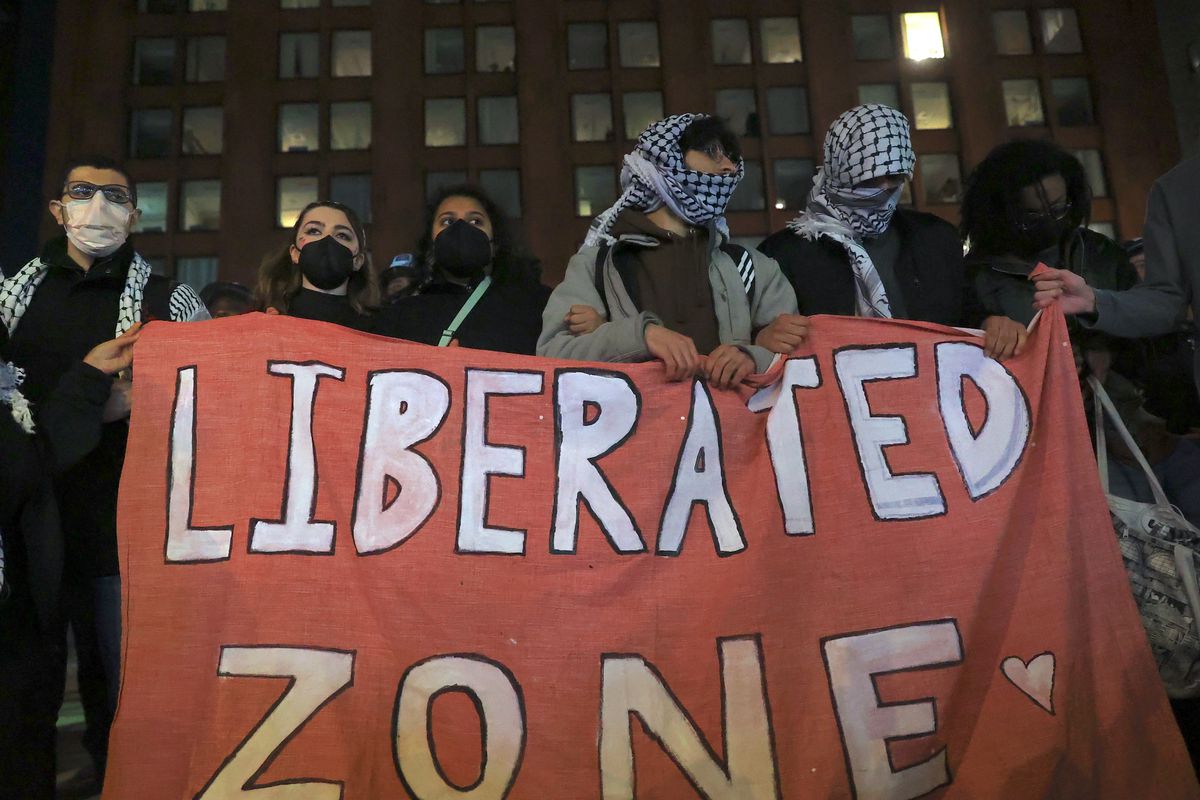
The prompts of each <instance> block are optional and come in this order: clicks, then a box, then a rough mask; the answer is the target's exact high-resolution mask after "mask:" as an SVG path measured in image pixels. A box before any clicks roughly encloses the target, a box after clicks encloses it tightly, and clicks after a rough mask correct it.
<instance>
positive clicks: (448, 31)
mask: <svg viewBox="0 0 1200 800" xmlns="http://www.w3.org/2000/svg"><path fill="white" fill-rule="evenodd" d="M465 53H466V45H465V44H464V39H463V29H462V28H426V29H425V74H426V75H447V74H450V73H455V72H462V71H463V69H464V68H465V66H466V55H465Z"/></svg>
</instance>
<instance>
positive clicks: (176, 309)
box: [0, 156, 208, 797]
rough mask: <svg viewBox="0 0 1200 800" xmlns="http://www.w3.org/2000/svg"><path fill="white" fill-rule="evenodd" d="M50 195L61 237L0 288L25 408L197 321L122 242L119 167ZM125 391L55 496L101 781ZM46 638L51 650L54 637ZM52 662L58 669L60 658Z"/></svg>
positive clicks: (115, 385)
mask: <svg viewBox="0 0 1200 800" xmlns="http://www.w3.org/2000/svg"><path fill="white" fill-rule="evenodd" d="M58 187H59V189H58V193H57V194H56V196H55V197H54V198H53V199H51V201H50V213H51V215H52V216H53V217H54V220H55V222H57V223H58V224H59V225H60V226H61V227H62V234H61V235H59V236H57V237H55V238H54V239H51V240H50V241H49V242H48V243H47V244H46V246H45V247H44V248H43V250H42V253H41V256H40V257H38V258H36V259H34V260H33V261H31V262H29V263H28V264H26V265H25V266H24V267H23V268H22V269H21V270H19V271H18V272H17V273H16V274H15V275H13V276H12V277H11V278H9V279H8V280H6V281H4V282H3V283H2V284H0V322H2V323H3V325H4V327H5V329H6V331H7V333H8V334H9V337H10V341H9V346H8V359H9V360H10V361H11V362H12V363H13V364H14V365H15V366H16V367H17V368H20V369H21V370H23V372H24V376H25V378H24V382H23V384H22V389H21V391H22V394H23V396H24V397H26V398H27V399H28V401H29V402H30V404H32V406H33V407H35V408H36V407H37V406H38V405H39V404H40V403H42V402H43V401H44V400H45V399H46V398H47V397H48V396H49V395H50V393H51V391H52V390H53V389H54V387H55V386H57V385H58V383H59V381H60V380H61V379H63V378H64V376H65V375H66V374H67V373H68V372H69V371H71V370H72V369H73V368H74V367H75V366H76V365H77V364H78V363H79V361H80V360H81V359H83V358H84V356H85V355H87V353H88V352H89V351H90V350H91V349H92V348H93V347H95V346H96V345H98V344H100V343H101V342H105V341H108V340H109V339H112V338H113V337H114V336H119V335H121V334H123V333H126V332H127V331H129V330H130V329H131V328H133V326H134V325H136V324H137V323H139V322H142V321H143V320H150V319H157V320H172V321H187V320H199V319H207V318H208V312H207V311H206V310H205V308H204V305H203V304H202V303H201V302H200V298H199V297H197V296H196V293H195V292H194V291H192V289H191V288H190V287H188V286H186V285H184V284H178V283H176V282H174V281H171V280H168V279H167V278H164V277H162V276H159V275H153V274H151V270H150V265H149V264H148V263H147V262H146V260H145V259H144V258H142V256H140V255H139V254H138V253H137V251H136V250H135V249H134V246H133V243H132V242H131V241H130V239H129V235H130V231H131V230H132V229H133V226H134V225H135V224H136V223H137V220H138V217H139V215H140V212H139V211H138V210H137V187H136V186H135V185H134V182H133V181H132V180H131V178H130V176H129V174H128V173H127V172H126V171H125V170H124V169H123V168H121V166H120V165H118V164H117V163H116V162H114V161H113V160H111V159H109V158H105V157H103V156H89V157H85V158H79V159H76V160H75V161H72V162H71V163H70V164H68V165H67V167H66V169H65V170H64V172H63V177H62V180H61V182H60V183H59V184H58ZM131 388H132V385H131V383H130V381H129V380H128V379H118V380H115V381H112V382H111V386H110V388H109V397H108V401H107V405H106V408H105V411H104V417H103V419H104V421H105V423H107V424H105V425H104V426H103V427H102V428H101V431H100V437H99V443H98V444H96V446H95V447H93V448H91V449H90V450H89V451H88V452H87V454H86V455H84V456H83V457H82V459H81V460H80V461H79V462H78V463H77V464H76V465H75V466H73V467H72V468H71V469H68V470H66V471H65V472H64V473H63V474H62V475H61V476H59V477H58V479H57V480H56V482H55V492H54V494H55V499H56V500H57V507H58V513H59V514H61V517H62V529H63V531H64V535H65V545H64V548H65V549H64V558H65V562H64V564H65V565H64V571H63V574H62V591H61V601H62V606H63V616H64V618H65V620H66V622H67V623H69V625H70V627H71V628H72V630H73V633H74V636H75V643H76V646H77V652H78V657H79V687H80V694H81V696H82V700H83V706H84V712H85V715H86V719H87V731H86V733H85V734H84V745H85V747H87V749H88V752H89V754H90V755H91V756H92V759H93V761H94V763H95V767H96V775H97V777H100V776H102V775H103V771H104V763H105V759H106V757H107V747H108V727H109V725H110V724H111V720H112V712H113V709H114V708H115V705H116V691H117V687H118V685H119V683H118V670H119V654H120V640H121V637H120V630H121V627H120V621H121V616H120V598H121V595H120V578H119V576H118V566H117V487H118V484H119V481H120V476H121V466H122V463H123V461H124V458H125V441H126V438H127V436H128V431H129V427H128V419H127V418H128V416H129V411H130V406H129V402H130V396H131ZM4 457H5V454H4V453H3V452H0V458H4ZM56 635H57V636H58V637H59V640H60V643H62V637H63V636H64V635H65V631H64V630H59V631H58V632H57V634H56ZM0 641H2V640H0ZM57 657H61V658H62V659H65V646H64V647H63V649H62V651H61V652H59V653H58V656H57ZM64 668H65V661H62V660H59V661H58V662H56V663H55V664H51V665H49V666H48V667H47V669H50V670H55V671H56V674H57V675H59V676H61V675H62V674H63V673H62V672H61V670H62V669H64ZM31 702H34V701H32V700H31ZM37 702H49V703H52V704H53V708H54V709H55V710H57V708H58V706H59V705H60V704H61V702H62V682H61V677H60V678H59V686H58V694H57V697H56V698H48V699H47V698H39V699H38V700H37ZM31 713H34V712H31ZM27 796H30V797H32V796H35V795H33V794H30V795H27Z"/></svg>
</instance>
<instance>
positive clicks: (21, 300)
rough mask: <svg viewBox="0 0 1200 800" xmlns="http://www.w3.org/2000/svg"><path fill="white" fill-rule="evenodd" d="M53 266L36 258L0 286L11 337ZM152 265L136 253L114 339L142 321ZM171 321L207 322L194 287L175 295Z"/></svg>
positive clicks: (1, 312)
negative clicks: (143, 300) (203, 320)
mask: <svg viewBox="0 0 1200 800" xmlns="http://www.w3.org/2000/svg"><path fill="white" fill-rule="evenodd" d="M49 268H50V267H49V265H48V264H46V263H45V262H44V261H42V260H41V259H40V258H35V259H34V260H33V261H30V262H29V263H28V264H26V265H25V266H24V267H22V268H21V269H20V271H19V272H17V274H16V275H13V276H12V277H11V278H9V279H8V280H6V281H4V282H3V283H0V322H2V323H3V324H4V326H5V327H6V328H8V332H9V333H10V334H11V333H12V332H13V331H15V330H16V329H17V325H18V324H19V323H20V321H21V317H22V316H24V314H25V310H26V309H27V308H29V303H30V302H31V301H32V300H33V294H34V292H36V291H37V288H38V286H40V285H41V283H42V280H43V279H45V277H46V272H47V270H49ZM150 272H151V270H150V264H149V262H147V261H146V259H144V258H142V257H141V256H140V255H138V254H137V253H134V256H133V261H132V262H130V264H129V272H128V274H127V275H126V276H125V286H124V287H123V288H122V290H121V300H120V303H119V305H118V309H117V328H116V332H115V334H114V336H120V335H122V334H123V333H125V332H126V331H128V330H129V329H130V328H132V327H133V325H134V323H137V322H141V321H142V299H143V295H144V293H145V290H146V283H147V282H148V281H149V280H150ZM169 306H170V313H171V320H172V321H174V322H191V321H193V320H198V319H207V318H208V313H207V311H206V310H205V308H204V303H202V302H201V300H200V296H199V295H197V294H196V292H195V290H194V289H192V287H190V286H188V285H187V284H185V283H181V284H179V285H178V286H176V287H175V289H174V290H173V291H172V292H171V297H170V299H169Z"/></svg>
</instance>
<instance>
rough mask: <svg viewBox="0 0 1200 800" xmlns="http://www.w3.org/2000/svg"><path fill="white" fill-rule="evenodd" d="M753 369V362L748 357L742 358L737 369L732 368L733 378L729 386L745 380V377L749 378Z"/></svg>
mask: <svg viewBox="0 0 1200 800" xmlns="http://www.w3.org/2000/svg"><path fill="white" fill-rule="evenodd" d="M754 369H755V367H754V362H753V361H752V360H750V359H749V358H743V359H742V360H741V363H740V364H739V366H738V367H737V369H736V370H734V373H733V380H732V381H730V383H729V386H730V388H733V387H734V386H738V385H739V384H741V382H742V381H744V380H746V378H749V377H750V376H751V375H753V374H754Z"/></svg>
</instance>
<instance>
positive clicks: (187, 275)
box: [175, 256, 220, 292]
mask: <svg viewBox="0 0 1200 800" xmlns="http://www.w3.org/2000/svg"><path fill="white" fill-rule="evenodd" d="M219 267H220V262H219V261H217V259H216V257H215V256H200V257H199V258H196V257H192V258H181V259H179V260H178V261H176V262H175V280H177V281H179V282H180V283H186V284H187V285H188V286H190V287H192V288H193V289H195V290H196V291H197V292H198V291H200V290H201V289H203V288H204V287H205V286H208V285H209V284H210V283H212V282H213V281H215V280H216V279H217V270H218V268H219Z"/></svg>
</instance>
